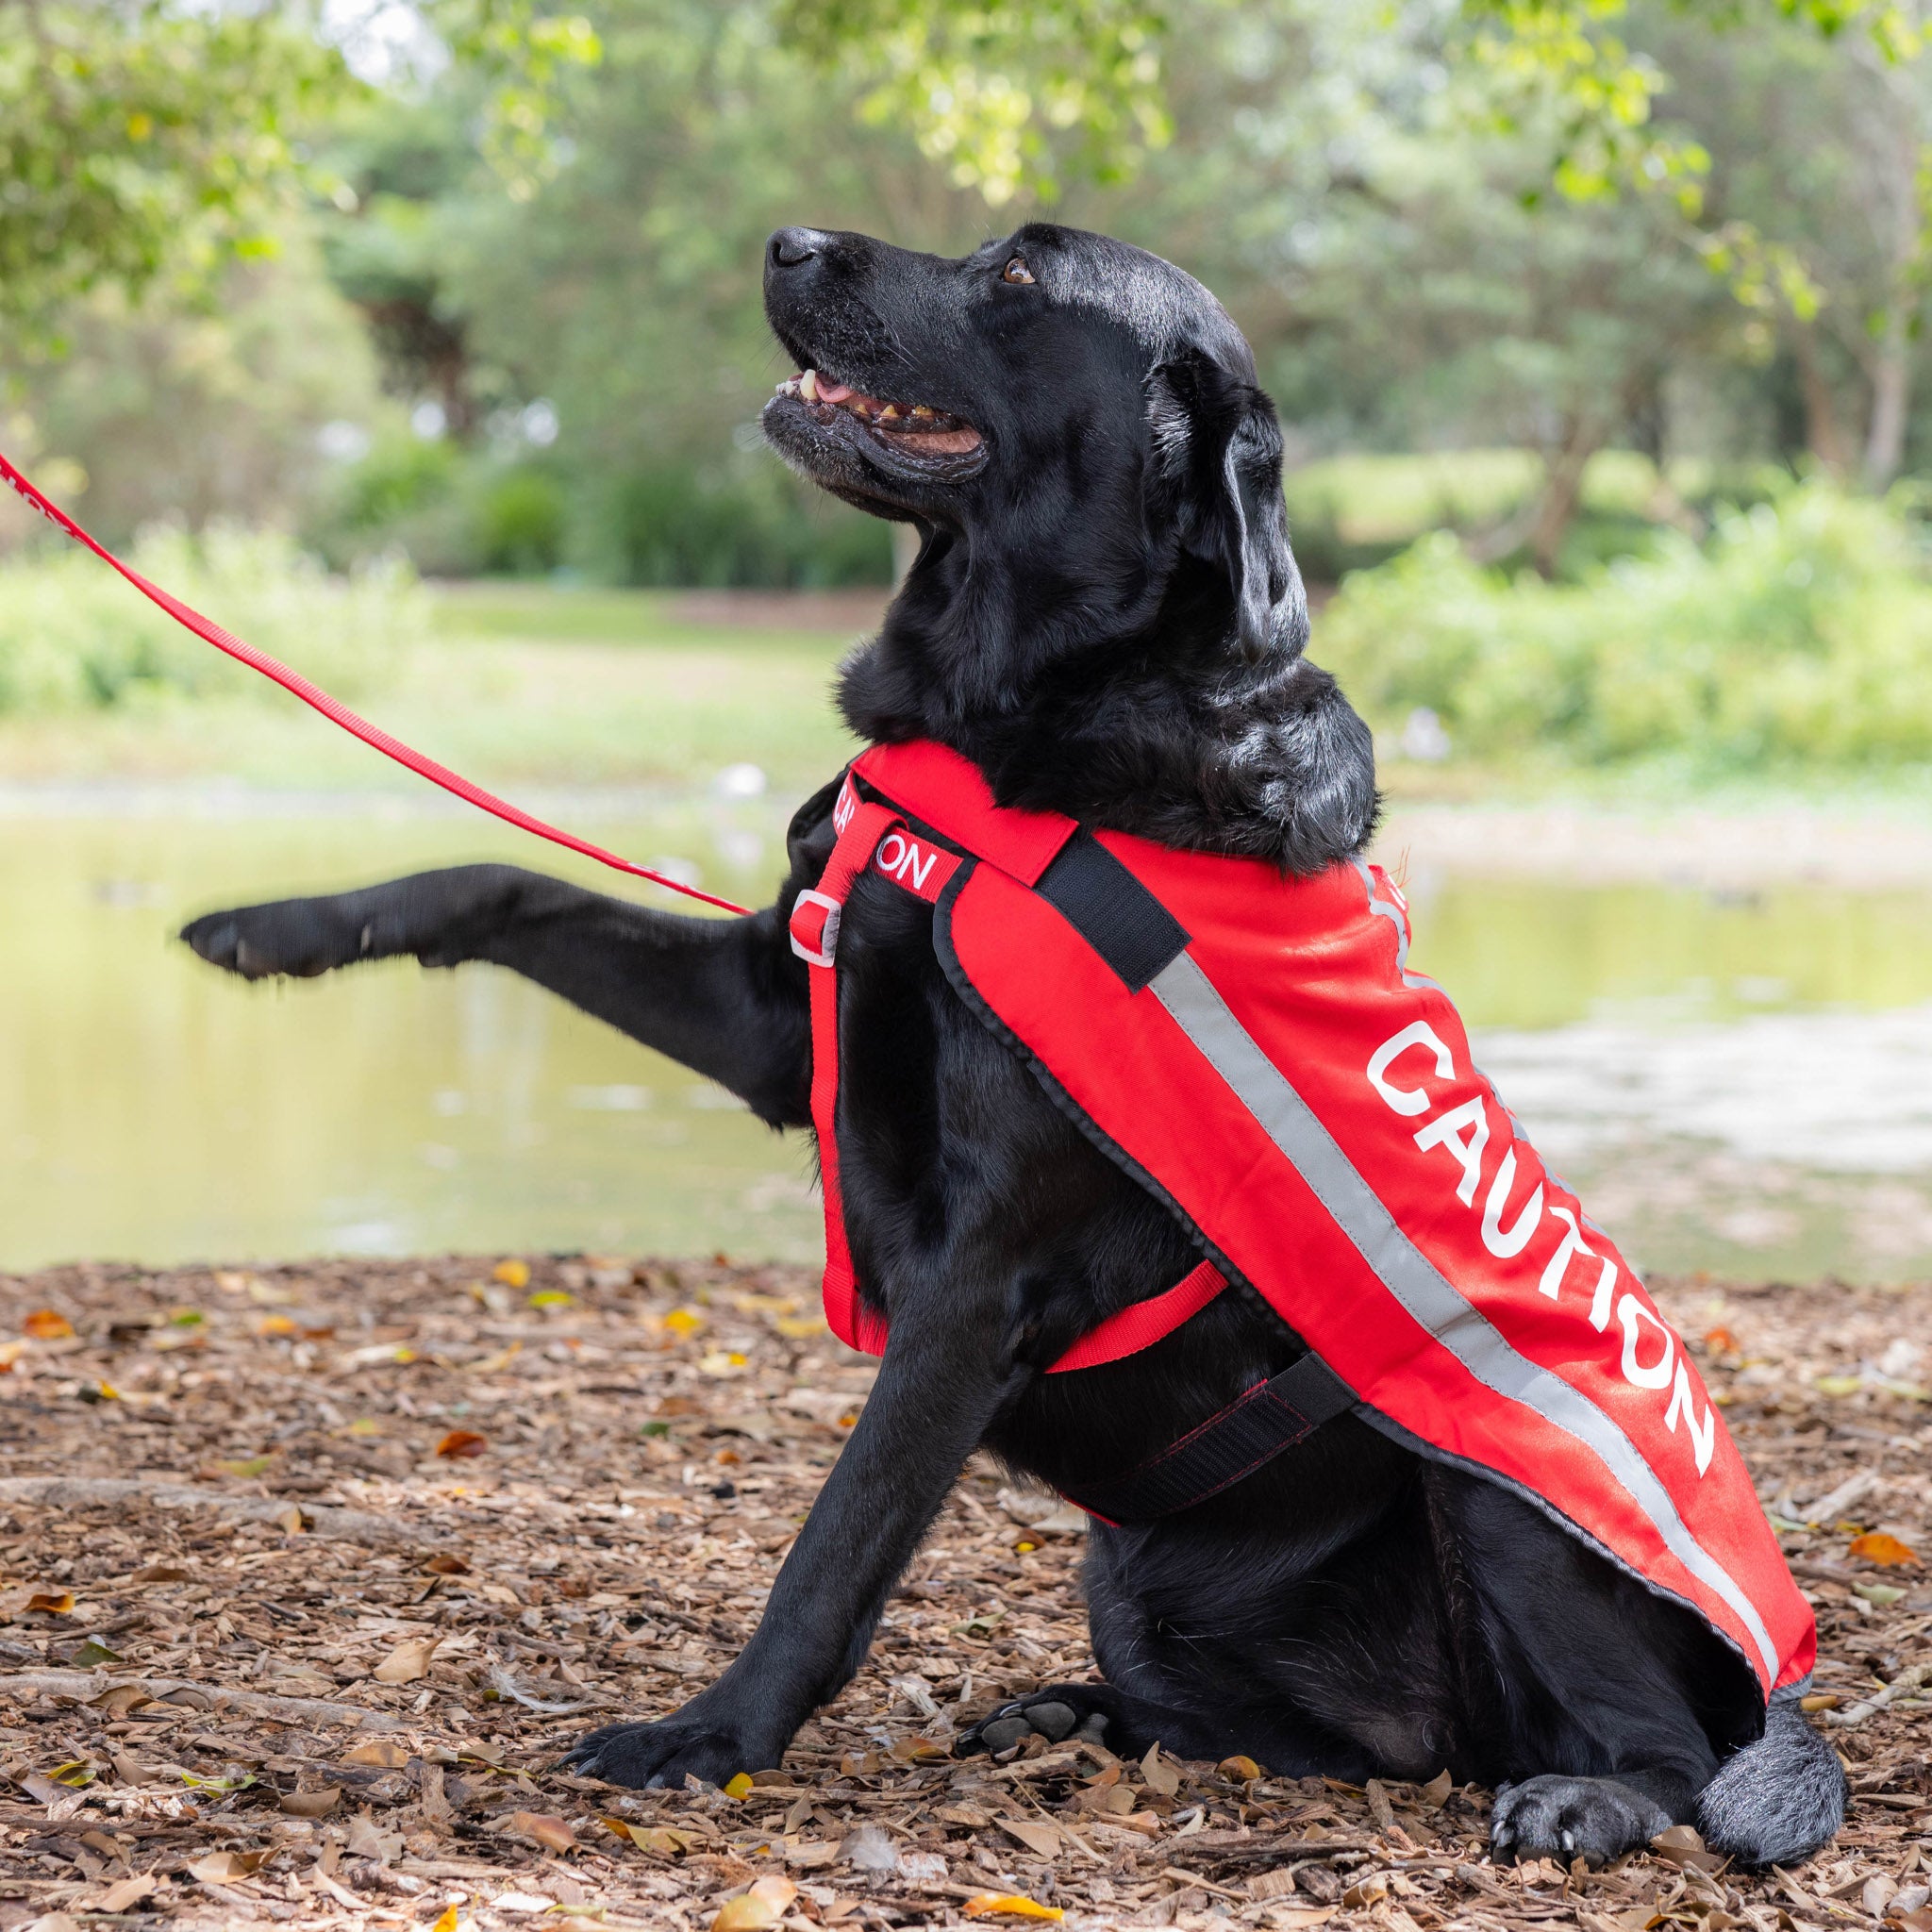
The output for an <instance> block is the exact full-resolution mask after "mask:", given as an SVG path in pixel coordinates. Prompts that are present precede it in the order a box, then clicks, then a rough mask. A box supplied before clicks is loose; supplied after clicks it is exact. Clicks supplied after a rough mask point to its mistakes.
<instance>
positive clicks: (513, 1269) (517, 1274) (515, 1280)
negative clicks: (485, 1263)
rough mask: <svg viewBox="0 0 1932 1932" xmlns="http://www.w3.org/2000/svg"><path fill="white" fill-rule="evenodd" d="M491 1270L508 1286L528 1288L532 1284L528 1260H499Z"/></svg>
mask: <svg viewBox="0 0 1932 1932" xmlns="http://www.w3.org/2000/svg"><path fill="white" fill-rule="evenodd" d="M490 1272H491V1274H493V1275H494V1276H495V1277H496V1279H497V1280H498V1281H500V1282H502V1283H503V1285H504V1287H506V1288H528V1287H529V1285H530V1264H529V1263H528V1262H527V1261H518V1260H514V1259H512V1260H508V1261H499V1262H498V1263H497V1264H496V1266H495V1267H494V1268H492V1269H491V1271H490Z"/></svg>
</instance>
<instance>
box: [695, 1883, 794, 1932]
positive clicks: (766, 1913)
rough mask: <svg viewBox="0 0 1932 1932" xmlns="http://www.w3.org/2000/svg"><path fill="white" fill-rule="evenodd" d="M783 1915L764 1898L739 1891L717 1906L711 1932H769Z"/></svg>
mask: <svg viewBox="0 0 1932 1932" xmlns="http://www.w3.org/2000/svg"><path fill="white" fill-rule="evenodd" d="M784 1916H785V1915H784V1913H783V1912H781V1911H779V1909H778V1908H777V1907H775V1906H774V1905H770V1904H768V1903H767V1902H766V1901H765V1900H764V1899H761V1898H754V1897H753V1896H752V1895H751V1893H750V1892H748V1891H746V1892H741V1893H740V1894H739V1895H738V1897H736V1898H727V1899H726V1900H725V1901H724V1904H723V1905H722V1906H720V1907H718V1916H717V1917H716V1918H715V1919H713V1920H712V1921H711V1932H771V1928H772V1927H773V1926H774V1925H775V1924H777V1923H778V1921H779V1920H780V1919H782V1918H783V1917H784Z"/></svg>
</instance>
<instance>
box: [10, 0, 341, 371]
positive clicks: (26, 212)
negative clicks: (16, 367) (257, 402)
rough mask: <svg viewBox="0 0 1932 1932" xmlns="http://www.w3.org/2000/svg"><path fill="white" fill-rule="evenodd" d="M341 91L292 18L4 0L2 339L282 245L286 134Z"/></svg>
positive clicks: (328, 64)
mask: <svg viewBox="0 0 1932 1932" xmlns="http://www.w3.org/2000/svg"><path fill="white" fill-rule="evenodd" d="M337 79H338V63H336V62H335V61H333V60H332V59H331V58H330V57H329V56H328V55H327V54H326V53H325V50H324V49H323V48H322V46H321V45H320V44H319V43H318V42H317V41H316V40H315V39H314V37H313V36H312V35H311V34H309V33H308V32H306V31H304V26H303V23H302V21H301V20H300V18H299V16H298V15H295V14H293V13H291V11H289V10H286V9H282V10H277V9H263V10H260V11H252V10H251V11H241V10H236V9H232V8H225V7H223V8H180V7H175V6H172V5H169V4H166V0H0V184H4V185H0V325H5V327H6V330H7V334H8V337H9V338H10V339H11V340H12V341H13V342H14V344H15V346H16V348H17V347H18V346H19V345H20V344H21V343H22V342H24V341H28V340H31V339H44V338H45V337H46V336H47V334H48V333H49V332H51V331H53V330H54V328H55V326H56V318H57V317H58V313H59V311H60V308H61V306H62V305H63V304H65V303H68V302H71V301H72V300H74V299H75V297H77V296H79V295H82V294H85V293H86V292H88V291H90V290H92V289H95V288H99V287H101V286H102V285H104V284H115V285H118V286H120V287H122V288H124V289H126V290H129V291H140V290H142V289H143V288H144V287H146V286H147V285H148V284H150V283H152V282H153V281H154V280H155V279H156V278H157V277H158V276H162V275H173V276H179V277H182V278H189V277H193V276H205V275H207V273H208V271H209V269H210V268H211V267H212V266H213V265H214V264H215V263H216V262H217V261H218V260H219V259H221V258H224V257H230V256H234V255H238V254H240V255H247V254H250V253H258V252H260V251H262V250H263V249H264V248H266V247H268V246H270V245H272V244H270V242H268V239H267V237H268V230H267V228H266V227H265V226H264V225H263V214H264V210H265V206H266V203H267V201H268V199H269V196H270V193H271V192H272V189H273V187H274V185H275V183H276V182H278V181H279V180H281V179H282V178H284V177H285V176H286V175H287V174H288V172H289V170H290V169H291V167H292V165H293V162H294V155H293V151H292V147H291V135H290V128H291V122H292V121H293V120H294V119H295V118H296V117H298V116H299V115H301V114H304V113H306V112H310V111H313V110H315V109H316V108H318V107H319V106H320V105H321V103H322V101H323V99H324V98H325V95H326V94H327V93H328V92H329V91H330V89H331V88H332V86H333V85H334V84H335V83H336V81H337Z"/></svg>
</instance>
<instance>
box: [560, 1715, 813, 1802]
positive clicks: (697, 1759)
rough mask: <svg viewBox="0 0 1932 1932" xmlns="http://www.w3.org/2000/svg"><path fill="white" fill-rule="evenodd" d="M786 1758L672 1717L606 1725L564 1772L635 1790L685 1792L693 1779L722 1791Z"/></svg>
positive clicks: (569, 1757)
mask: <svg viewBox="0 0 1932 1932" xmlns="http://www.w3.org/2000/svg"><path fill="white" fill-rule="evenodd" d="M780 1755H781V1754H778V1753H774V1752H772V1751H767V1750H762V1749H758V1748H756V1747H753V1746H750V1745H747V1744H746V1743H745V1742H744V1741H743V1740H741V1739H740V1738H739V1737H738V1736H737V1735H736V1734H735V1733H734V1732H732V1731H730V1730H729V1729H727V1728H725V1727H724V1726H723V1725H719V1724H705V1723H703V1722H702V1721H701V1720H698V1719H695V1718H681V1717H670V1718H665V1719H664V1720H662V1721H661V1722H660V1723H658V1724H606V1725H605V1726H604V1727H603V1728H602V1729H601V1730H595V1731H592V1732H591V1734H590V1736H589V1737H587V1738H580V1739H579V1740H577V1742H576V1743H575V1745H574V1746H572V1748H571V1749H570V1750H569V1751H567V1752H566V1753H565V1754H564V1757H563V1769H564V1770H566V1771H572V1772H575V1773H576V1774H577V1775H578V1776H579V1777H601V1778H602V1779H603V1780H604V1782H605V1783H606V1784H609V1785H625V1786H628V1787H629V1788H630V1789H631V1790H649V1789H651V1788H653V1787H657V1788H662V1787H665V1786H670V1787H672V1788H673V1789H681V1788H682V1786H683V1784H684V1781H685V1779H686V1778H687V1777H695V1778H701V1779H702V1780H703V1781H704V1782H705V1783H706V1784H708V1785H718V1786H721V1787H722V1786H724V1785H726V1784H728V1783H729V1782H730V1781H731V1780H732V1779H733V1778H734V1777H736V1776H737V1775H738V1774H739V1773H740V1772H741V1771H769V1770H770V1769H772V1767H773V1766H774V1765H775V1764H776V1763H777V1761H778V1757H779V1756H780Z"/></svg>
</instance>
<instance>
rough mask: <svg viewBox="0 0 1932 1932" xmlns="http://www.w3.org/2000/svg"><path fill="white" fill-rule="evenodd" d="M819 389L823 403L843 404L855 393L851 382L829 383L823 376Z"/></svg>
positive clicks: (820, 379) (820, 399)
mask: <svg viewBox="0 0 1932 1932" xmlns="http://www.w3.org/2000/svg"><path fill="white" fill-rule="evenodd" d="M818 388H819V401H820V402H822V403H842V402H843V401H845V399H846V398H847V397H848V396H850V395H851V394H852V393H853V390H852V385H851V384H850V383H849V382H827V381H825V379H824V377H823V376H821V377H820V378H819V385H818Z"/></svg>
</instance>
